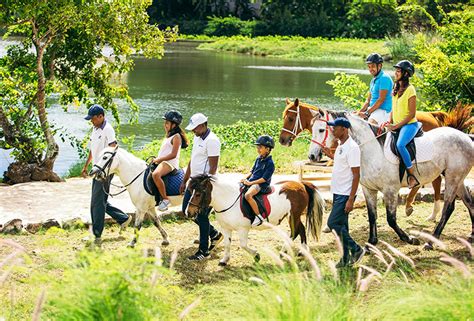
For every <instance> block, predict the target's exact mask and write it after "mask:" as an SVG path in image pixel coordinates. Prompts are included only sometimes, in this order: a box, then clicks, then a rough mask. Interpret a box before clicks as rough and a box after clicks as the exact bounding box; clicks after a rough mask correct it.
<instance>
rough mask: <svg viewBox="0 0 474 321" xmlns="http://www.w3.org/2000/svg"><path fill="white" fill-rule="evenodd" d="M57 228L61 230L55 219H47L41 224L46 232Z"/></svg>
mask: <svg viewBox="0 0 474 321" xmlns="http://www.w3.org/2000/svg"><path fill="white" fill-rule="evenodd" d="M53 226H54V227H58V228H61V225H60V224H59V223H58V221H56V220H55V219H49V220H47V221H46V222H44V223H43V224H42V227H43V228H44V229H45V230H47V229H50V228H52V227H53Z"/></svg>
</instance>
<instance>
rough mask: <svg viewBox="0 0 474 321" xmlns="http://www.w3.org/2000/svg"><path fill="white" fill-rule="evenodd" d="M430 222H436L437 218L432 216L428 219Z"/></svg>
mask: <svg viewBox="0 0 474 321" xmlns="http://www.w3.org/2000/svg"><path fill="white" fill-rule="evenodd" d="M426 220H427V221H428V222H436V216H433V215H430V216H428V217H427V218H426Z"/></svg>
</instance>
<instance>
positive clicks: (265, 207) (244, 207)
mask: <svg viewBox="0 0 474 321" xmlns="http://www.w3.org/2000/svg"><path fill="white" fill-rule="evenodd" d="M269 189H270V191H268V192H267V190H268V189H267V190H266V191H265V193H264V194H263V193H258V194H257V195H255V196H254V197H253V198H254V199H255V201H256V202H257V205H258V209H259V210H260V213H262V217H263V218H267V217H268V216H270V213H271V211H272V207H271V205H270V201H269V200H268V195H270V194H272V193H273V192H274V191H275V188H274V187H273V186H270V188H269ZM241 191H242V189H241ZM240 211H241V212H242V214H243V215H244V216H245V217H246V218H248V219H249V220H250V221H252V222H253V220H254V219H255V214H254V212H253V210H252V208H251V207H250V204H249V202H247V200H246V199H245V192H243V193H241V194H240Z"/></svg>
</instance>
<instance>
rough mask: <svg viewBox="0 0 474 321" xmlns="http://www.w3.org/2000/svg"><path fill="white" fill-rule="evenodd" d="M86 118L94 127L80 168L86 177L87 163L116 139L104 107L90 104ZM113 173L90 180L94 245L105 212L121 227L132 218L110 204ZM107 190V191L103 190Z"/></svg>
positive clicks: (113, 143) (101, 227)
mask: <svg viewBox="0 0 474 321" xmlns="http://www.w3.org/2000/svg"><path fill="white" fill-rule="evenodd" d="M85 119H86V120H90V121H91V123H92V125H93V126H94V128H93V129H92V133H91V137H90V144H89V147H90V150H89V156H88V157H87V161H86V163H85V165H84V168H83V169H82V176H83V177H87V168H88V166H89V164H90V163H91V162H92V164H95V163H96V162H97V161H98V159H99V157H100V155H101V153H102V151H103V150H104V148H106V147H109V146H110V147H115V146H117V140H116V138H115V131H114V129H113V127H112V125H110V123H109V122H108V121H107V120H106V119H105V111H104V108H102V106H100V105H92V106H91V107H90V108H89V112H88V114H87V116H86V117H85ZM112 178H113V175H110V176H109V178H108V179H107V181H105V182H104V181H100V180H96V179H95V178H94V179H93V180H92V195H91V219H92V232H93V233H94V236H95V240H94V243H95V244H96V245H100V243H101V235H102V231H103V230H104V219H105V212H107V214H109V215H110V216H111V217H112V218H113V219H114V220H115V221H117V223H119V224H120V225H121V228H122V229H123V228H126V227H127V225H128V224H129V223H130V221H131V220H132V217H131V216H128V215H127V214H125V213H124V212H122V211H121V210H120V209H118V208H116V207H114V206H112V205H111V204H110V203H109V202H108V201H107V198H108V195H107V193H108V192H109V189H110V182H111V180H112ZM105 191H107V193H106V192H105Z"/></svg>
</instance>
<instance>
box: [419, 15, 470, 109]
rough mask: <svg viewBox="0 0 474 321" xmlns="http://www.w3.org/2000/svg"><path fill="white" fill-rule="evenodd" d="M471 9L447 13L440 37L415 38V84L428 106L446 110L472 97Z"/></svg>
mask: <svg viewBox="0 0 474 321" xmlns="http://www.w3.org/2000/svg"><path fill="white" fill-rule="evenodd" d="M473 16H474V11H473V10H470V11H467V12H464V13H451V14H449V17H450V20H449V21H448V22H449V23H446V24H445V25H444V26H442V27H440V28H439V34H438V35H439V39H437V40H436V41H433V42H430V41H428V39H427V37H426V36H425V35H423V34H419V35H417V37H416V39H415V51H416V53H417V56H418V58H419V60H420V63H419V64H417V65H416V67H417V69H418V71H419V74H421V75H422V76H419V77H417V78H415V85H416V86H417V87H418V89H419V90H420V92H421V94H422V96H423V98H424V102H425V104H426V105H427V106H429V107H431V108H442V109H444V110H449V109H451V108H454V107H455V106H456V104H457V103H458V102H461V103H472V102H473V99H474V90H473V88H474V64H473V63H474V56H473V55H472V52H473V50H474V34H473V32H472V30H474V19H473Z"/></svg>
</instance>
